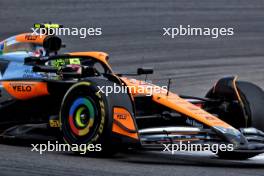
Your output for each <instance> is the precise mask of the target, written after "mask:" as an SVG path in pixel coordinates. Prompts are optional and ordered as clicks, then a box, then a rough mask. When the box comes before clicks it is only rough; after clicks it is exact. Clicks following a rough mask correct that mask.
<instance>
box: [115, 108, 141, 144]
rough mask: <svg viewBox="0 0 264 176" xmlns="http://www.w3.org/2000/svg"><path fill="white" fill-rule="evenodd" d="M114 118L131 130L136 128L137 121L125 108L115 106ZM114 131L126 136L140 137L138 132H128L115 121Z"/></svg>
mask: <svg viewBox="0 0 264 176" xmlns="http://www.w3.org/2000/svg"><path fill="white" fill-rule="evenodd" d="M114 120H116V121H117V122H119V123H120V124H122V125H123V126H124V127H126V128H127V129H129V130H133V131H135V130H136V126H135V123H134V121H133V118H132V116H131V114H130V113H129V112H128V111H127V110H126V109H124V108H119V107H115V108H114ZM112 131H113V132H115V133H118V134H121V135H124V136H128V137H131V138H134V139H138V134H137V133H136V132H135V133H131V132H128V131H126V130H124V129H122V128H121V127H119V126H118V125H117V124H116V123H115V122H114V123H113V127H112Z"/></svg>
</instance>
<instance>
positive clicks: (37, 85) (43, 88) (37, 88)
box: [2, 81, 49, 100]
mask: <svg viewBox="0 0 264 176" xmlns="http://www.w3.org/2000/svg"><path fill="white" fill-rule="evenodd" d="M2 85H3V87H4V89H5V90H6V91H7V92H8V93H9V94H10V95H11V96H13V97H15V98H17V99H19V100H27V99H30V98H34V97H39V96H45V95H49V92H48V87H47V83H45V82H32V81H3V82H2Z"/></svg>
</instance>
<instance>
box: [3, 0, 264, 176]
mask: <svg viewBox="0 0 264 176" xmlns="http://www.w3.org/2000/svg"><path fill="white" fill-rule="evenodd" d="M263 19H264V2H263V1H262V0H254V1H246V0H233V1H229V0H218V1H211V0H200V1H196V0H163V1H160V0H145V1H144V0H134V1H128V0H112V1H107V0H96V1H92V0H79V1H75V0H66V1H62V0H57V1H52V0H46V1H40V0H39V1H34V0H23V1H20V0H13V1H0V39H5V38H6V37H9V36H11V35H15V34H18V33H22V32H27V31H29V32H30V31H31V30H30V28H31V27H32V25H33V23H37V22H49V21H51V22H56V23H61V24H63V25H64V26H65V27H79V28H80V27H87V28H89V27H100V28H102V35H101V36H89V37H87V38H85V39H81V38H79V37H78V36H68V37H63V39H64V42H65V43H66V44H67V48H66V49H65V50H67V51H91V50H99V51H104V52H107V53H109V55H110V63H111V65H112V66H113V69H114V70H115V71H116V72H118V73H120V72H133V71H135V70H136V69H137V68H138V67H142V66H148V67H154V69H155V73H154V75H153V76H149V79H153V81H154V82H155V83H158V84H160V85H164V84H165V85H166V83H167V79H168V78H172V79H173V81H172V90H173V91H176V92H177V93H179V94H192V95H196V96H203V95H204V94H205V93H206V92H207V90H208V89H209V88H210V87H211V86H212V85H213V84H214V82H215V81H216V80H217V79H219V78H221V77H223V76H229V75H239V77H240V79H241V80H247V81H252V82H254V83H256V84H258V85H260V86H261V87H263V88H264V76H263V75H264V74H263V73H264V68H263V66H264V49H263V47H264V20H263ZM180 24H181V25H191V26H194V27H232V28H234V35H233V36H222V37H219V38H217V39H212V38H210V37H206V36H196V37H195V36H192V37H190V36H189V37H186V36H185V37H183V36H182V37H176V38H174V39H171V38H168V37H165V36H163V30H162V28H163V27H177V26H178V25H180ZM139 78H144V77H139ZM30 150H31V148H30V147H24V146H10V145H6V144H2V145H0V175H15V176H17V175H27V176H28V175H98V176H101V175H215V176H217V175H254V176H255V175H264V173H263V171H264V169H263V168H264V164H263V163H264V157H263V156H259V157H256V158H253V159H251V160H248V161H223V160H220V159H217V158H216V157H214V156H212V155H210V154H181V153H180V154H176V155H173V156H172V155H170V154H164V153H151V152H140V153H139V152H135V153H134V152H132V153H126V154H119V155H117V156H115V157H114V158H104V159H102V158H100V159H99V158H89V157H82V156H76V155H73V154H70V153H61V152H50V153H45V154H43V155H40V154H38V153H36V152H31V151H30Z"/></svg>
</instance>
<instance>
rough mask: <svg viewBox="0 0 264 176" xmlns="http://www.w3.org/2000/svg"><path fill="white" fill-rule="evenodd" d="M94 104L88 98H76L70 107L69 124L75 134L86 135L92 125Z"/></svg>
mask: <svg viewBox="0 0 264 176" xmlns="http://www.w3.org/2000/svg"><path fill="white" fill-rule="evenodd" d="M94 119H95V106H94V103H93V102H92V101H91V100H90V99H89V98H77V99H76V100H75V101H74V102H73V104H72V105H71V107H70V111H69V118H68V120H69V124H70V129H71V131H72V132H73V133H74V134H75V135H77V136H84V135H87V134H88V133H89V131H90V128H91V127H92V126H93V125H94Z"/></svg>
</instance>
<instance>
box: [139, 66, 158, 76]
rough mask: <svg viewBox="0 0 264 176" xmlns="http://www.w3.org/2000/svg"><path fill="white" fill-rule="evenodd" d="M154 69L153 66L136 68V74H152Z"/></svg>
mask: <svg viewBox="0 0 264 176" xmlns="http://www.w3.org/2000/svg"><path fill="white" fill-rule="evenodd" d="M153 73H154V70H153V68H138V69H137V74H138V75H144V74H145V75H147V74H153Z"/></svg>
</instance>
